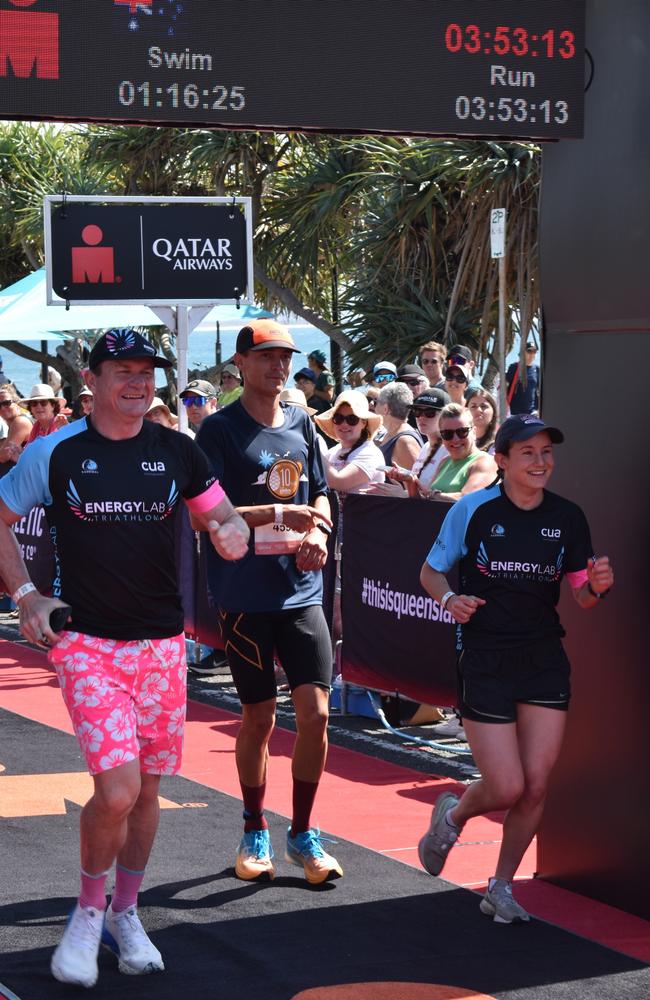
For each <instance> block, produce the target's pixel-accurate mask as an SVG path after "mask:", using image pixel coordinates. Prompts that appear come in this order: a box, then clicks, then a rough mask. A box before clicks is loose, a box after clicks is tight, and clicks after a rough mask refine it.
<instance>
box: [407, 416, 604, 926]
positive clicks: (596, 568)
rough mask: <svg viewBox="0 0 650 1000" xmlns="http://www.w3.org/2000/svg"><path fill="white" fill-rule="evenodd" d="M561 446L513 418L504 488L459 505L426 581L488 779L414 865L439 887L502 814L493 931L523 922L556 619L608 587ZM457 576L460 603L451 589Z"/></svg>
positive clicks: (504, 444) (501, 461) (556, 646)
mask: <svg viewBox="0 0 650 1000" xmlns="http://www.w3.org/2000/svg"><path fill="white" fill-rule="evenodd" d="M563 440H564V436H563V434H562V432H561V431H559V430H558V429H557V428H556V427H547V426H546V424H544V422H543V421H542V420H540V419H539V417H536V416H533V415H531V414H523V415H518V416H514V417H509V418H508V419H507V420H506V421H505V422H504V424H503V425H502V427H501V428H500V430H499V433H498V434H497V438H496V443H495V452H496V454H495V457H496V461H497V464H498V466H499V478H498V480H497V482H496V483H495V484H493V485H492V486H489V487H488V488H487V489H483V490H479V491H478V492H476V493H472V494H469V495H467V496H465V497H462V498H461V499H460V500H459V501H458V502H457V503H455V504H454V505H453V507H452V508H451V510H450V511H449V513H448V514H447V517H446V518H445V521H444V523H443V526H442V528H441V531H440V534H439V536H438V538H437V539H436V541H435V543H434V545H433V547H432V549H431V551H430V552H429V555H428V556H427V560H426V562H425V563H424V566H423V567H422V573H421V577H420V579H421V582H422V586H423V587H424V588H425V590H426V591H427V592H428V593H429V594H430V595H431V596H432V597H433V598H435V599H436V600H437V601H439V602H440V605H441V606H442V607H443V608H445V609H446V610H448V611H450V612H451V614H452V615H453V617H454V618H455V619H456V622H457V623H458V625H459V638H460V642H459V648H460V650H461V652H460V656H459V660H458V682H459V702H458V704H459V708H460V712H461V715H462V719H463V727H464V729H465V733H466V734H467V738H468V741H469V744H470V748H471V750H472V754H473V756H474V761H475V763H476V765H477V767H478V769H479V771H480V773H481V779H480V780H479V781H476V782H474V783H473V784H472V785H469V786H468V788H467V789H466V790H465V792H464V793H463V795H462V797H461V798H458V797H457V796H456V795H453V794H451V793H449V792H447V793H444V794H443V795H441V796H440V797H439V798H438V801H437V802H436V806H435V808H434V811H433V815H432V818H431V825H430V827H429V830H428V831H427V833H426V834H425V835H424V837H422V839H421V841H420V844H419V856H420V861H421V862H422V865H423V867H424V868H425V869H426V870H427V871H428V872H429V873H430V874H431V875H437V874H438V873H439V872H440V871H441V870H442V867H443V865H444V863H445V860H446V858H447V854H448V853H449V851H450V849H451V848H452V847H453V845H454V843H455V842H456V840H457V839H458V835H459V833H460V831H461V829H462V828H463V826H464V824H465V823H466V822H467V820H469V819H471V818H472V817H473V816H478V815H482V814H484V813H489V812H493V811H495V810H499V809H507V810H508V812H507V814H506V818H505V820H504V825H503V840H502V844H501V850H500V852H499V859H498V862H497V867H496V871H495V874H494V876H493V877H492V878H490V880H489V882H488V888H487V891H486V893H485V896H484V897H483V899H482V900H481V910H482V912H483V913H485V914H488V915H489V916H492V917H493V918H494V920H495V921H497V922H499V923H512V922H513V921H524V920H528V919H529V917H528V914H527V913H526V911H525V910H524V909H523V907H522V906H520V905H519V904H518V903H517V902H516V900H515V899H514V898H513V895H512V888H511V884H512V879H513V877H514V875H515V872H516V871H517V868H518V866H519V864H520V862H521V860H522V858H523V856H524V853H525V851H526V849H527V848H528V846H529V844H530V843H531V841H532V839H533V837H534V835H535V832H536V830H537V827H538V825H539V822H540V820H541V816H542V811H543V807H544V799H545V795H546V788H547V784H548V778H549V775H550V773H551V770H552V768H553V765H554V764H555V762H556V760H557V758H558V755H559V752H560V747H561V744H562V737H563V735H564V726H565V722H566V710H567V708H568V705H569V697H570V679H569V673H570V667H569V662H568V660H567V657H566V655H565V653H564V649H563V647H562V642H561V638H562V636H563V635H564V634H565V633H564V630H563V628H562V625H561V624H560V620H559V617H558V615H557V612H556V605H557V602H558V600H559V596H560V582H561V579H562V577H563V576H565V575H566V577H567V579H568V580H569V583H570V585H571V587H572V591H573V596H574V598H575V599H576V601H577V602H578V604H579V605H580V607H582V608H585V609H587V608H593V607H595V606H596V605H597V604H598V603H599V602H600V601H601V600H602V599H603V598H604V597H605V595H606V594H607V593H608V591H609V590H610V588H611V587H612V584H613V582H614V576H613V573H612V569H611V566H610V563H609V559H608V558H607V556H602V557H601V558H599V559H597V558H596V557H595V556H594V555H593V549H592V546H591V538H590V534H589V527H588V525H587V521H586V519H585V516H584V514H583V512H582V510H581V509H580V508H579V507H578V506H577V505H576V504H574V503H571V502H570V501H569V500H565V499H564V498H563V497H560V496H557V495H556V494H554V493H550V492H548V491H547V490H546V484H547V482H548V480H549V478H550V475H551V473H552V471H553V445H554V444H560V443H561V442H562V441H563ZM456 562H460V589H461V590H462V593H460V594H455V593H454V592H453V591H452V590H451V589H450V587H449V584H448V582H447V579H446V576H445V574H446V573H448V572H449V570H450V569H451V567H452V566H453V565H454V564H455V563H456Z"/></svg>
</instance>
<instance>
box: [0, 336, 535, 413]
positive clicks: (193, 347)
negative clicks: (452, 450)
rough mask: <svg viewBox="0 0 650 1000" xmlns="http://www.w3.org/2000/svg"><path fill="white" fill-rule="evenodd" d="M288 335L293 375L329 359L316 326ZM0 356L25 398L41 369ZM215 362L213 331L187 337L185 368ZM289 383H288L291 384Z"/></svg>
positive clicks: (227, 346) (225, 340) (229, 341)
mask: <svg viewBox="0 0 650 1000" xmlns="http://www.w3.org/2000/svg"><path fill="white" fill-rule="evenodd" d="M290 329H291V334H292V336H293V339H294V341H295V343H296V346H297V347H299V348H300V351H301V353H300V354H295V355H294V358H293V365H292V373H293V372H296V371H298V370H299V369H300V368H304V367H306V365H307V355H308V354H309V353H310V352H311V351H315V350H321V351H324V352H325V355H326V357H328V358H329V356H330V339H329V337H328V336H327V335H326V334H324V333H322V331H321V330H317V329H316V327H313V326H308V325H306V324H302V325H301V324H295V325H294V324H290ZM220 339H221V358H222V361H227V360H228V358H230V357H232V355H233V354H234V353H235V341H236V339H237V328H236V327H232V328H225V329H224V327H223V326H222V328H221V333H220ZM24 343H25V344H27V345H28V346H30V347H34V348H36V349H37V350H38V349H40V342H38V343H34V342H30V341H24ZM55 349H56V342H51V343H50V351H51V352H54V351H55ZM518 351H519V348H518V346H515V347H513V349H512V351H511V352H510V354H509V355H508V358H507V364H510V363H511V362H513V361H516V360H517V359H518ZM0 356H1V357H2V361H3V367H4V374H5V376H7V377H8V378H10V379H11V380H12V382H14V383H15V384H16V385H17V387H18V390H19V391H20V392H21V393H22V394H23V395H24V396H27V395H29V392H30V390H31V388H32V386H33V385H36V383H37V382H40V381H41V370H40V366H39V365H36V364H34V363H33V362H32V361H25V360H24V358H20V357H18V355H17V354H13V353H12V352H11V351H9V350H7V348H6V347H3V345H2V344H0ZM215 361H216V333H215V331H213V330H203V329H198V330H194V331H193V332H192V333H191V334H190V339H189V349H188V368H190V369H194V368H204V369H206V368H210V367H212V365H214V364H215ZM290 384H291V383H290ZM159 385H160V387H162V386H163V385H164V382H163V381H162V379H161V380H160V381H159Z"/></svg>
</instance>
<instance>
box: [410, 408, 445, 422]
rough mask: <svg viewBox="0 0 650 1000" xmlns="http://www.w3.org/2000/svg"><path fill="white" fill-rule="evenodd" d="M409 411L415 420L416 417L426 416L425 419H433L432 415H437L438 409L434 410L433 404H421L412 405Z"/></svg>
mask: <svg viewBox="0 0 650 1000" xmlns="http://www.w3.org/2000/svg"><path fill="white" fill-rule="evenodd" d="M411 412H412V413H413V414H414V415H415V419H416V420H417V419H418V417H426V418H427V420H433V418H434V417H437V416H438V414H439V413H440V410H436V409H435V408H434V407H433V406H427V407H422V406H421V407H419V408H418V407H415V406H413V407H411Z"/></svg>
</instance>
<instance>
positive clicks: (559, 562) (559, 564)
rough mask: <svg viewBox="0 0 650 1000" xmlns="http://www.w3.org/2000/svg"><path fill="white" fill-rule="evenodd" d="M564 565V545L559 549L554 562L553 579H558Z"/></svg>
mask: <svg viewBox="0 0 650 1000" xmlns="http://www.w3.org/2000/svg"><path fill="white" fill-rule="evenodd" d="M563 565H564V546H562V548H561V549H560V552H559V554H558V557H557V559H556V562H555V579H556V580H559V579H560V577H561V576H562V566H563Z"/></svg>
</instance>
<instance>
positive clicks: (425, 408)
mask: <svg viewBox="0 0 650 1000" xmlns="http://www.w3.org/2000/svg"><path fill="white" fill-rule="evenodd" d="M447 403H449V396H448V395H447V393H446V392H445V391H444V390H443V389H427V391H426V392H423V393H422V395H420V396H418V398H417V399H416V400H414V401H413V406H412V407H411V413H412V414H413V415H414V417H415V420H416V421H417V426H418V430H419V432H420V434H421V435H422V437H423V438H424V439H425V442H426V443H425V444H424V445H423V446H422V449H421V451H420V454H419V455H418V457H417V458H416V460H415V462H414V463H413V466H412V468H411V470H410V471H409V472H405V471H404V470H400V469H398V468H397V466H395V465H393V467H392V469H391V471H390V472H387V473H386V478H387V480H390V482H386V483H377V484H375V485H373V486H370V487H368V489H367V491H366V492H367V493H374V494H376V495H378V496H395V497H406V496H410V497H426V496H428V492H429V487H430V486H431V483H432V482H433V480H434V479H435V477H436V475H437V472H438V466H439V465H440V463H441V461H442V460H443V459H445V458H447V457H448V454H449V453H448V452H447V450H446V448H443V446H442V438H441V437H440V431H439V429H438V423H439V420H440V413H441V411H442V409H443V407H445V406H446V405H447Z"/></svg>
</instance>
